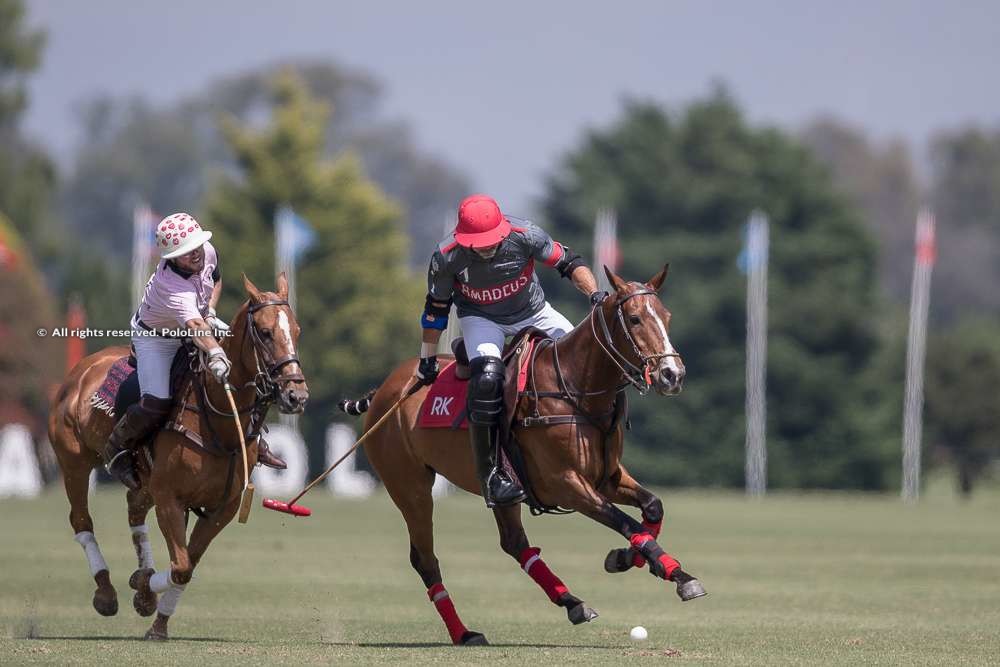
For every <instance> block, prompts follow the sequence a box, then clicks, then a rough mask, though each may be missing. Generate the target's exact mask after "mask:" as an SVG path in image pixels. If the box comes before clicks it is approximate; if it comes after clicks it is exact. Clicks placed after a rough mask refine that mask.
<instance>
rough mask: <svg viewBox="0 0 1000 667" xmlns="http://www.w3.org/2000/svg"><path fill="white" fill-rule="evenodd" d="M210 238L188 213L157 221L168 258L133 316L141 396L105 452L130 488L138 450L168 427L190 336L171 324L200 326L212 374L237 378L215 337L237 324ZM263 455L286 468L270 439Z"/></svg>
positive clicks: (198, 340)
mask: <svg viewBox="0 0 1000 667" xmlns="http://www.w3.org/2000/svg"><path fill="white" fill-rule="evenodd" d="M210 238H212V232H209V231H206V230H204V229H202V228H201V225H199V224H198V221H197V220H195V219H194V217H192V216H191V215H188V214H187V213H174V214H173V215H169V216H167V217H166V218H164V219H163V220H161V221H160V224H158V225H157V226H156V247H157V248H159V250H160V258H161V259H160V262H159V264H157V266H156V271H154V272H153V275H152V276H151V277H150V279H149V281H148V282H147V283H146V290H145V293H144V294H143V297H142V303H140V304H139V308H138V309H137V310H136V311H135V314H134V315H133V316H132V322H131V326H132V347H133V349H134V350H135V358H136V371H137V372H138V374H139V393H140V398H139V402H138V403H136V404H134V405H132V406H130V407H129V408H128V410H127V411H126V412H125V414H124V415H122V417H121V419H119V420H118V423H117V424H116V425H115V428H114V430H113V431H112V432H111V435H110V436H109V437H108V445H107V447H106V449H105V452H104V460H105V461H106V463H105V467H106V468H107V471H108V472H109V473H111V474H112V475H113V476H114V477H116V478H117V479H119V480H120V481H121V482H122V483H123V484H125V486H127V487H129V488H130V489H137V488H139V478H138V477H137V475H136V473H135V469H134V467H133V465H132V456H131V450H132V449H133V448H134V447H135V446H136V444H138V443H139V442H141V441H142V440H143V439H144V438H146V437H147V436H149V435H150V434H151V433H153V432H154V431H155V430H156V429H158V428H159V427H160V426H162V424H163V422H164V421H165V420H166V418H167V414H168V412H169V410H170V406H171V404H172V399H171V397H170V366H171V363H172V362H173V359H174V356H175V355H176V354H177V350H178V349H179V348H180V346H181V340H182V339H181V338H180V337H178V336H175V335H172V334H171V333H170V330H174V331H177V330H180V329H184V330H187V331H190V332H195V334H196V335H193V336H191V340H192V342H193V343H194V344H195V345H196V346H197V347H198V348H199V349H201V350H202V351H204V352H205V354H206V355H207V357H208V369H209V371H210V372H211V373H212V376H213V377H214V378H215V379H216V380H218V381H219V382H220V383H221V382H225V381H226V380H227V379H228V377H229V369H230V368H231V363H230V361H229V359H228V358H226V353H225V352H224V351H223V349H222V347H221V346H220V345H219V341H218V340H217V339H216V337H215V332H223V333H225V332H227V331H228V330H229V325H228V324H226V323H225V322H223V321H222V320H221V319H219V318H218V317H217V316H216V314H215V307H216V305H218V303H219V296H220V295H221V294H222V273H221V272H220V270H219V256H218V254H217V253H216V251H215V247H214V246H213V245H212V244H211V243H209V242H208V241H209V239H210ZM259 460H260V463H262V464H263V465H269V466H271V467H276V468H284V467H285V463H284V462H283V461H281V460H280V459H278V458H277V457H275V456H274V455H273V454H271V453H270V452H269V451H268V449H267V444H266V443H265V442H264V441H263V439H261V441H260V454H259Z"/></svg>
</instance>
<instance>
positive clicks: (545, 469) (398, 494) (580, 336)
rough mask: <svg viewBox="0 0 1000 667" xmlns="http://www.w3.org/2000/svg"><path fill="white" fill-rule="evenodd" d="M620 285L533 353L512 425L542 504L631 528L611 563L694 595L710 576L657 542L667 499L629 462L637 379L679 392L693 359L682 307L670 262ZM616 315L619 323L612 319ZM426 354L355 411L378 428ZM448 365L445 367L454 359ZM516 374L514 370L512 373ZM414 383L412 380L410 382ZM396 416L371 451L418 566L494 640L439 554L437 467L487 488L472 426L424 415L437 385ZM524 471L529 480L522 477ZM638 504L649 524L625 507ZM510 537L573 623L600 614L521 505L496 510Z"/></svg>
mask: <svg viewBox="0 0 1000 667" xmlns="http://www.w3.org/2000/svg"><path fill="white" fill-rule="evenodd" d="M605 271H606V273H607V275H608V278H609V280H610V281H611V285H612V286H613V287H614V290H615V291H614V293H613V294H612V295H611V296H610V297H609V298H607V299H605V300H604V302H603V303H601V304H598V305H597V306H595V307H594V309H593V310H592V311H591V312H590V314H589V315H588V316H587V318H586V319H584V321H583V322H582V323H581V324H580V325H578V326H577V327H575V328H574V329H573V330H572V331H571V332H570V333H568V334H566V335H565V336H564V337H562V338H560V339H559V340H558V341H556V342H554V343H553V342H552V341H551V340H550V339H548V340H544V341H543V342H545V343H548V344H543V345H538V346H537V347H536V348H535V352H534V353H533V355H532V357H531V359H530V365H531V369H530V376H529V379H528V383H529V389H528V391H526V392H523V393H522V394H521V395H520V396H518V398H517V399H516V401H517V402H516V404H515V405H516V407H515V409H514V413H513V426H512V428H513V433H514V435H515V437H516V440H517V442H518V443H519V445H520V450H521V455H522V458H523V462H524V465H523V469H524V471H525V473H526V476H527V478H528V480H527V481H529V482H530V489H531V491H532V494H533V496H534V497H535V499H537V501H538V503H539V504H540V505H542V506H548V507H561V508H565V509H568V510H574V511H577V512H580V513H581V514H583V515H585V516H587V517H589V518H591V519H593V520H594V521H597V522H598V523H601V524H603V525H605V526H607V527H608V528H611V529H612V530H614V531H616V532H618V533H620V534H621V535H622V536H623V537H624V538H625V539H626V540H628V542H629V546H628V547H625V548H621V549H613V550H611V551H610V552H609V553H608V555H607V557H606V558H605V564H604V565H605V570H606V571H608V572H624V571H626V570H628V569H630V568H632V567H642V566H644V565H646V564H648V565H649V568H650V572H651V573H652V574H654V575H656V576H657V577H659V578H661V579H665V580H670V581H673V582H674V583H675V584H676V586H677V594H678V595H679V596H680V598H681V599H682V600H684V601H687V600H691V599H694V598H697V597H701V596H703V595H705V590H704V588H703V587H702V585H701V583H700V582H699V581H698V580H697V579H695V578H694V577H692V576H691V575H689V574H687V573H686V572H685V571H684V570H682V569H681V567H680V564H679V563H678V562H677V561H676V560H675V559H674V558H673V557H671V556H670V555H669V554H667V553H666V552H664V550H663V549H662V548H661V547H660V546H659V544H657V542H656V537H657V536H658V535H659V532H660V527H661V523H662V521H663V504H662V503H661V502H660V499H659V498H657V497H656V496H655V495H654V494H652V493H651V492H650V491H648V490H647V489H645V488H643V487H642V486H641V485H640V484H639V483H638V482H636V481H635V479H634V478H633V477H632V476H631V475H630V474H629V473H628V471H627V470H626V469H625V467H624V466H623V465H622V464H621V454H622V447H623V441H624V433H623V424H622V422H623V420H622V419H621V417H622V404H621V401H622V400H623V393H622V392H623V391H624V389H625V388H626V387H628V386H629V385H634V386H635V387H637V388H638V389H639V390H640V392H641V393H643V394H644V393H646V390H648V389H649V388H650V387H652V388H654V389H655V390H656V392H657V393H659V394H661V395H672V394H677V393H679V392H680V390H681V386H682V383H683V380H684V374H685V369H684V364H683V362H682V360H681V358H680V355H679V354H678V353H677V352H676V350H675V349H674V347H673V346H672V345H671V343H670V338H669V336H668V333H667V332H668V330H669V327H670V319H671V314H670V312H669V311H668V310H667V309H666V307H665V306H664V305H663V303H662V302H661V301H660V299H659V297H658V296H657V292H658V291H659V289H660V287H661V286H662V284H663V281H664V280H665V278H666V276H667V271H668V266H664V267H663V270H662V271H660V272H659V273H658V274H656V275H655V276H654V277H653V278H652V279H650V281H649V282H647V283H644V284H643V283H635V282H626V281H624V280H622V279H621V278H620V277H618V276H617V275H616V274H615V273H614V272H612V271H610V270H609V269H607V267H605ZM609 322H610V323H611V324H610V325H609ZM416 365H417V361H416V360H415V359H412V360H410V361H408V362H405V363H403V364H402V365H400V366H399V367H397V368H396V369H395V370H394V371H393V372H392V374H391V375H390V376H389V377H388V379H387V380H386V381H385V382H384V383H383V384H382V385H381V386H380V387H379V388H378V389H377V390H375V392H374V393H371V392H370V393H369V394H368V395H367V396H366V397H364V399H362V400H360V401H357V402H348V403H346V404H345V402H342V404H341V407H342V409H345V411H350V412H351V413H352V414H355V413H357V411H359V410H361V411H363V410H365V409H366V408H369V411H368V413H367V415H366V418H365V430H366V431H367V430H368V429H369V428H371V426H372V424H374V423H375V422H376V421H377V420H378V419H379V418H380V417H381V416H382V415H383V414H385V412H386V411H387V410H388V409H389V408H390V406H392V405H394V404H395V403H396V401H397V400H398V399H399V398H400V397H401V396H402V395H403V392H404V391H406V387H407V386H408V385H409V386H411V387H412V382H413V375H414V370H415V368H416ZM443 365H446V363H445V364H443ZM509 376H510V374H508V377H509ZM410 391H412V389H411V390H410ZM414 393H415V394H416V396H417V397H419V398H413V397H411V398H408V399H407V400H406V401H404V402H403V403H402V405H401V406H400V408H399V409H398V411H397V413H396V415H395V418H391V419H388V420H387V421H386V423H385V424H384V425H383V427H382V428H381V429H380V430H379V431H377V432H374V433H372V434H371V437H370V438H369V439H368V441H366V443H365V452H366V454H367V456H368V459H369V461H371V464H372V466H373V467H374V469H375V471H376V472H377V473H378V474H379V476H380V477H381V478H382V482H383V483H384V484H385V488H386V490H387V491H388V493H389V495H390V496H391V497H392V500H393V502H394V503H395V504H396V507H398V508H399V511H400V512H401V513H402V515H403V519H404V520H405V522H406V527H407V529H408V531H409V537H410V564H411V565H412V566H413V568H414V569H415V570H416V571H417V574H418V575H420V578H421V579H422V580H423V583H424V586H426V587H427V595H428V597H429V598H430V600H431V601H432V602H433V603H434V605H435V607H436V609H437V611H438V613H439V614H440V616H441V618H442V620H443V621H444V623H445V626H446V628H447V630H448V633H449V635H450V637H451V640H452V642H453V643H454V644H462V645H483V644H487V643H488V642H487V640H486V638H485V637H484V636H483V634H482V633H479V632H475V631H471V630H469V629H468V628H466V626H465V624H464V623H463V622H462V621H461V619H460V617H459V615H458V612H457V611H456V610H455V606H454V604H453V603H452V601H451V599H450V597H449V595H448V592H447V590H446V589H445V587H444V584H443V583H442V579H441V570H440V568H439V567H438V560H437V557H436V556H435V554H434V531H433V526H432V519H431V515H432V513H433V506H434V501H433V499H432V496H431V487H432V485H433V483H434V476H435V473H437V474H440V475H443V476H444V477H445V478H447V479H448V480H450V481H451V482H452V483H454V484H455V485H456V486H459V487H461V488H462V489H465V490H466V491H469V492H470V493H475V494H480V485H479V481H478V478H477V477H476V473H475V468H474V465H473V459H472V450H471V447H470V446H469V439H468V434H467V433H465V432H464V431H461V430H457V429H436V430H431V429H426V428H421V427H418V426H417V419H418V416H419V413H420V410H421V404H422V403H423V397H425V396H426V395H427V393H428V390H427V388H426V387H421V388H420V389H419V390H418V391H416V392H414ZM523 481H524V480H523ZM615 503H622V504H625V505H631V506H634V507H638V508H639V509H640V511H641V513H642V519H643V520H642V523H640V522H638V521H636V520H635V519H633V518H632V517H631V516H629V515H628V514H626V513H625V512H623V511H622V510H620V509H619V508H618V507H616V506H615ZM493 514H494V518H495V520H496V524H497V528H498V530H499V533H500V547H501V549H503V551H504V552H505V553H507V554H508V555H510V556H511V557H512V558H514V559H515V560H516V561H517V563H518V564H519V565H520V566H521V568H522V569H523V570H524V571H525V572H526V573H527V574H528V575H529V576H530V577H531V578H532V579H533V580H534V581H535V583H537V584H538V585H539V586H540V587H541V588H542V590H543V591H544V592H545V593H546V594H547V595H548V597H549V599H550V600H551V601H552V602H553V603H554V604H556V605H558V606H560V607H563V608H565V609H566V613H567V616H568V618H569V620H570V621H571V622H572V623H573V624H579V623H584V622H587V621H590V620H592V619H594V618H596V617H597V612H596V611H595V610H593V609H592V608H590V607H588V606H587V605H586V604H585V603H584V602H583V600H581V599H580V598H577V597H576V596H574V595H573V594H572V593H570V591H569V589H568V588H567V587H566V586H565V585H564V584H563V582H562V581H561V580H560V579H559V578H558V577H557V576H556V575H555V574H553V573H552V571H551V570H550V569H549V567H548V566H547V565H546V564H545V562H544V561H543V560H541V558H540V556H539V554H540V552H541V549H539V548H537V547H533V546H531V545H530V544H529V542H528V538H527V536H526V535H525V532H524V528H523V526H522V524H521V509H520V505H515V506H512V507H500V508H496V509H494V510H493Z"/></svg>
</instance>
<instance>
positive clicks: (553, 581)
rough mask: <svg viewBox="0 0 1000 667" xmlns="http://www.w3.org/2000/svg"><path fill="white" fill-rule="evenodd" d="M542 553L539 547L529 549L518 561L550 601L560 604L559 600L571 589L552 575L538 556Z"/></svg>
mask: <svg viewBox="0 0 1000 667" xmlns="http://www.w3.org/2000/svg"><path fill="white" fill-rule="evenodd" d="M541 552H542V550H541V549H539V548H538V547H528V548H527V549H525V550H524V551H522V552H521V555H520V556H519V557H518V559H517V560H518V562H519V563H521V568H522V569H523V570H524V571H525V572H527V573H528V576H529V577H531V578H532V579H534V580H535V583H536V584H538V585H539V586H540V587H541V589H542V590H543V591H545V594H546V595H548V596H549V599H550V600H552V601H553V602H559V598H561V597H562V596H563V595H565V594H566V593H569V589H568V588H566V585H565V584H563V582H562V581H560V580H559V577H557V576H556V575H554V574H552V570H550V569H549V566H548V565H546V564H545V561H543V560H542V559H541V558H540V557H539V555H538V554H540V553H541Z"/></svg>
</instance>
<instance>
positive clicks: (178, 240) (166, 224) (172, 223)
mask: <svg viewBox="0 0 1000 667" xmlns="http://www.w3.org/2000/svg"><path fill="white" fill-rule="evenodd" d="M210 238H212V232H206V231H205V230H204V229H202V228H201V225H199V224H198V221H197V220H195V219H194V216H192V215H188V214H187V213H174V214H172V215H168V216H167V217H165V218H164V219H163V220H161V221H160V224H158V225H157V226H156V247H157V248H159V250H160V257H162V258H163V259H173V258H174V257H180V256H181V255H186V254H188V253H189V252H191V251H192V250H195V249H197V248H199V247H201V245H202V244H203V243H205V241H207V240H209V239H210Z"/></svg>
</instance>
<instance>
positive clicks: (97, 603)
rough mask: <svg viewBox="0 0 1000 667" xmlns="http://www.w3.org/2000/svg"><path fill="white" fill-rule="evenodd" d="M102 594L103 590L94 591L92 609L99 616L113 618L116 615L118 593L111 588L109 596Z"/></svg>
mask: <svg viewBox="0 0 1000 667" xmlns="http://www.w3.org/2000/svg"><path fill="white" fill-rule="evenodd" d="M102 593H103V590H102V589H100V588H98V589H97V590H96V591H94V609H96V610H97V613H98V614H100V615H101V616H114V615H115V614H117V613H118V593H116V592H115V589H113V588H112V589H111V593H110V595H109V594H107V593H104V594H102Z"/></svg>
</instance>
